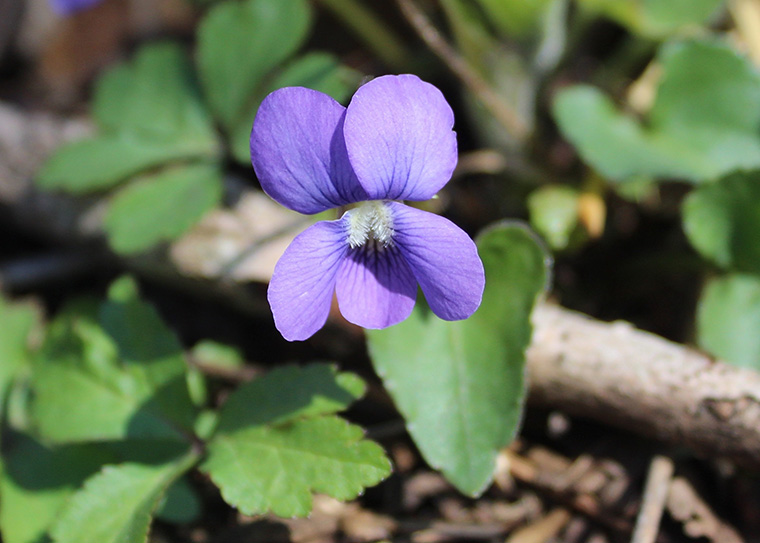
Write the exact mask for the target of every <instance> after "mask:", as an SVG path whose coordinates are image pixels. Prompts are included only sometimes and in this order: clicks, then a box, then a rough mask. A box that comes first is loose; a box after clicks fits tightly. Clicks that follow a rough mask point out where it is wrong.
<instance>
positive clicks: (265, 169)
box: [251, 87, 366, 214]
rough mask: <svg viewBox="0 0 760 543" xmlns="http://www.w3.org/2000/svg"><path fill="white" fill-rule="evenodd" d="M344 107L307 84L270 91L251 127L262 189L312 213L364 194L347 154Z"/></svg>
mask: <svg viewBox="0 0 760 543" xmlns="http://www.w3.org/2000/svg"><path fill="white" fill-rule="evenodd" d="M345 112H346V109H345V108H344V107H343V106H341V105H340V104H339V103H338V102H336V101H335V100H333V99H332V98H330V97H329V96H327V95H326V94H323V93H321V92H318V91H315V90H312V89H305V88H303V87H286V88H282V89H279V90H276V91H274V92H273V93H271V94H270V95H269V96H267V97H266V98H265V99H264V101H263V102H262V103H261V106H259V110H258V112H257V113H256V119H255V120H254V121H253V130H252V131H251V162H252V163H253V169H254V170H255V171H256V175H257V177H258V178H259V181H260V182H261V187H262V188H263V189H264V192H266V193H267V194H268V195H269V196H271V197H272V198H273V199H274V200H276V201H277V202H279V203H281V204H282V205H284V206H285V207H288V208H290V209H293V210H295V211H299V212H301V213H308V214H311V213H319V212H320V211H324V210H325V209H330V208H333V207H339V206H342V205H345V204H347V203H351V202H356V201H359V200H363V199H365V198H366V194H365V193H364V190H363V189H362V187H361V185H360V184H359V182H358V181H357V179H356V176H355V175H354V172H353V170H352V169H351V164H350V163H349V161H348V157H347V155H346V146H345V142H344V140H343V121H344V117H345Z"/></svg>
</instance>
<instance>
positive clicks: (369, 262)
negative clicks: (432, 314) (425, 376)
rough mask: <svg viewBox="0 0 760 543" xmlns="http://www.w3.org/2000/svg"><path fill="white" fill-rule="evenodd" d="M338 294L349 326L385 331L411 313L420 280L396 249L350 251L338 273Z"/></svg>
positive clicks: (341, 309) (342, 311)
mask: <svg viewBox="0 0 760 543" xmlns="http://www.w3.org/2000/svg"><path fill="white" fill-rule="evenodd" d="M336 294H337V296H338V306H339V307H340V312H341V314H342V315H343V316H344V317H345V318H346V320H347V321H348V322H352V323H354V324H358V325H359V326H362V327H364V328H374V329H378V328H386V327H388V326H391V325H394V324H397V323H399V322H401V321H402V320H404V319H405V318H407V317H408V316H409V314H410V313H411V312H412V309H413V308H414V301H415V299H416V297H417V280H416V279H415V278H414V275H413V274H412V272H411V270H410V269H409V266H408V265H407V263H406V261H405V260H404V258H403V257H402V256H401V254H400V253H399V251H398V249H397V248H394V247H387V248H384V249H377V248H374V247H373V246H372V245H367V246H363V247H357V248H356V249H351V250H349V252H348V254H347V255H346V258H345V259H344V260H343V262H342V263H341V266H340V270H339V271H338V283H337V286H336Z"/></svg>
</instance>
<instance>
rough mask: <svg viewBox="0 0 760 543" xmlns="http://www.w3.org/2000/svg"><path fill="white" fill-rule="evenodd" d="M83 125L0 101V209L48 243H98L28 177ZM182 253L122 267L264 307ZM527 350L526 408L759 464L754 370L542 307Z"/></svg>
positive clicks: (89, 218) (64, 202)
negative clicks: (204, 274) (201, 276)
mask: <svg viewBox="0 0 760 543" xmlns="http://www.w3.org/2000/svg"><path fill="white" fill-rule="evenodd" d="M89 130H90V128H89V125H88V124H87V122H86V121H85V120H82V119H78V120H77V119H66V118H56V117H55V116H53V115H48V114H41V113H34V114H32V113H28V112H24V111H21V110H18V109H15V108H13V107H10V106H7V105H2V104H0V206H4V207H5V208H6V209H7V211H8V212H9V213H10V215H11V216H12V217H13V218H14V219H15V220H16V221H17V222H18V223H19V224H22V225H24V227H25V228H28V229H29V230H30V231H35V232H37V233H38V234H41V235H45V236H47V237H49V238H51V239H55V240H64V241H77V242H78V243H81V242H82V241H88V240H89V241H92V240H97V239H99V237H100V235H99V229H98V203H97V201H96V200H88V199H82V198H72V197H68V196H65V195H60V194H51V193H45V192H43V191H39V190H37V189H36V188H35V187H34V184H33V181H32V180H33V177H34V173H35V172H36V171H37V169H38V168H39V167H40V165H41V164H42V162H43V160H44V158H45V156H46V155H47V154H48V153H50V152H51V151H52V150H53V149H54V148H55V147H56V146H57V145H59V144H60V143H61V142H63V141H66V140H68V139H71V138H74V137H80V136H81V135H83V134H86V133H88V132H89ZM183 254H185V253H182V252H179V253H174V254H172V253H171V251H163V252H161V251H159V252H154V253H151V255H150V256H149V257H147V258H146V257H141V258H140V259H127V260H125V261H124V263H125V265H127V266H129V267H132V268H133V269H138V270H140V271H142V272H144V273H148V274H151V275H153V276H163V277H165V278H166V277H170V278H171V279H172V281H173V284H174V285H175V286H176V285H178V284H182V282H183V281H184V282H185V284H188V283H189V284H192V285H193V287H192V288H195V289H197V290H203V289H205V291H206V293H208V292H216V294H217V295H219V294H220V293H221V295H222V296H224V297H225V298H227V299H231V298H234V299H235V300H236V302H237V304H238V305H240V306H241V307H243V306H244V307H243V308H245V309H248V310H251V308H252V306H254V305H256V309H255V310H254V311H255V312H259V311H262V308H263V305H262V301H261V300H260V299H258V297H252V296H250V294H247V293H246V292H245V290H244V289H243V288H241V287H240V286H239V285H236V284H234V283H233V284H230V282H229V281H222V280H216V281H208V280H207V281H197V280H194V279H186V278H184V275H183V274H182V273H181V272H180V271H179V270H181V269H187V268H193V266H192V265H187V266H184V265H183V264H184V263H182V262H180V261H178V260H177V259H181V258H182V255H183ZM533 321H534V325H535V331H534V336H533V341H532V344H531V346H530V348H529V349H528V352H527V360H528V364H527V372H528V380H529V402H531V403H532V404H535V405H543V406H550V407H551V408H554V409H558V410H562V411H565V412H567V413H568V414H571V415H576V416H583V417H588V418H592V419H596V420H599V421H601V422H604V423H607V424H610V425H615V426H619V427H621V428H624V429H626V430H631V431H634V432H637V433H640V434H641V435H645V436H649V437H652V438H656V439H659V440H662V441H665V442H668V443H672V444H677V445H685V446H688V447H691V448H692V449H693V450H694V451H695V452H697V453H698V454H700V455H703V456H705V457H709V458H718V457H725V458H727V459H730V460H732V461H734V462H736V463H737V464H739V465H742V466H747V467H750V468H755V469H757V468H760V374H758V373H756V372H754V371H750V370H744V369H738V368H735V367H732V366H729V365H727V364H724V363H721V362H719V361H716V360H713V359H711V358H710V357H709V356H706V355H705V354H702V353H699V352H697V351H695V350H693V349H690V348H688V347H685V346H683V345H678V344H675V343H672V342H669V341H666V340H664V339H662V338H660V337H657V336H655V335H653V334H649V333H646V332H643V331H640V330H636V329H635V328H633V327H632V326H631V325H629V324H627V323H624V322H616V323H604V322H600V321H597V320H594V319H592V318H589V317H586V316H583V315H581V314H578V313H574V312H571V311H568V310H566V309H563V308H560V307H556V306H551V305H548V304H540V305H539V306H538V307H537V308H536V311H535V312H534V316H533Z"/></svg>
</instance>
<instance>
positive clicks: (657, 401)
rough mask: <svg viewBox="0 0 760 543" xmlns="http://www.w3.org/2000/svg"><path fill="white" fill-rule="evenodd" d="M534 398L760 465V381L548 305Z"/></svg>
mask: <svg viewBox="0 0 760 543" xmlns="http://www.w3.org/2000/svg"><path fill="white" fill-rule="evenodd" d="M533 320H534V324H535V332H534V336H533V342H532V344H531V346H530V349H529V351H528V378H529V381H530V401H531V403H533V404H541V405H548V406H553V407H556V408H558V409H561V410H563V411H566V412H567V413H569V414H571V415H578V416H583V417H588V418H592V419H595V420H599V421H602V422H605V423H607V424H612V425H615V426H620V427H622V428H626V429H628V430H632V431H635V432H637V433H639V434H642V435H645V436H649V437H653V438H656V439H660V440H662V441H666V442H669V443H674V444H679V445H685V446H688V447H691V448H692V449H693V450H694V451H696V452H697V453H699V454H702V455H704V456H707V457H711V458H714V457H725V458H728V459H731V460H733V461H734V462H736V463H738V464H740V465H743V466H747V467H752V468H760V374H758V373H756V372H754V371H750V370H745V369H739V368H735V367H732V366H729V365H728V364H724V363H721V362H718V361H715V360H713V359H712V358H710V357H709V356H706V355H704V354H702V353H699V352H697V351H694V350H692V349H689V348H687V347H684V346H682V345H678V344H676V343H672V342H670V341H666V340H664V339H662V338H660V337H658V336H655V335H654V334H649V333H647V332H642V331H641V330H637V329H635V328H634V327H633V326H631V325H630V324H628V323H624V322H615V323H604V322H599V321H596V320H593V319H591V318H588V317H585V316H583V315H581V314H578V313H573V312H571V311H568V310H566V309H562V308H559V307H553V306H549V305H543V306H539V307H538V308H537V309H536V311H535V313H534V319H533Z"/></svg>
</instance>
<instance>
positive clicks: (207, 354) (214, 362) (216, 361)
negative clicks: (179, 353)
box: [190, 340, 245, 371]
mask: <svg viewBox="0 0 760 543" xmlns="http://www.w3.org/2000/svg"><path fill="white" fill-rule="evenodd" d="M190 358H191V359H192V360H193V361H194V362H196V363H197V364H200V365H203V366H205V367H209V368H214V369H218V370H221V371H235V370H239V369H240V368H242V367H243V366H244V365H245V360H244V359H243V355H242V353H241V352H240V349H238V348H237V347H233V346H231V345H224V344H222V343H217V342H216V341H211V340H203V341H199V342H198V343H197V344H196V345H195V346H194V347H193V348H192V350H191V351H190Z"/></svg>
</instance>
